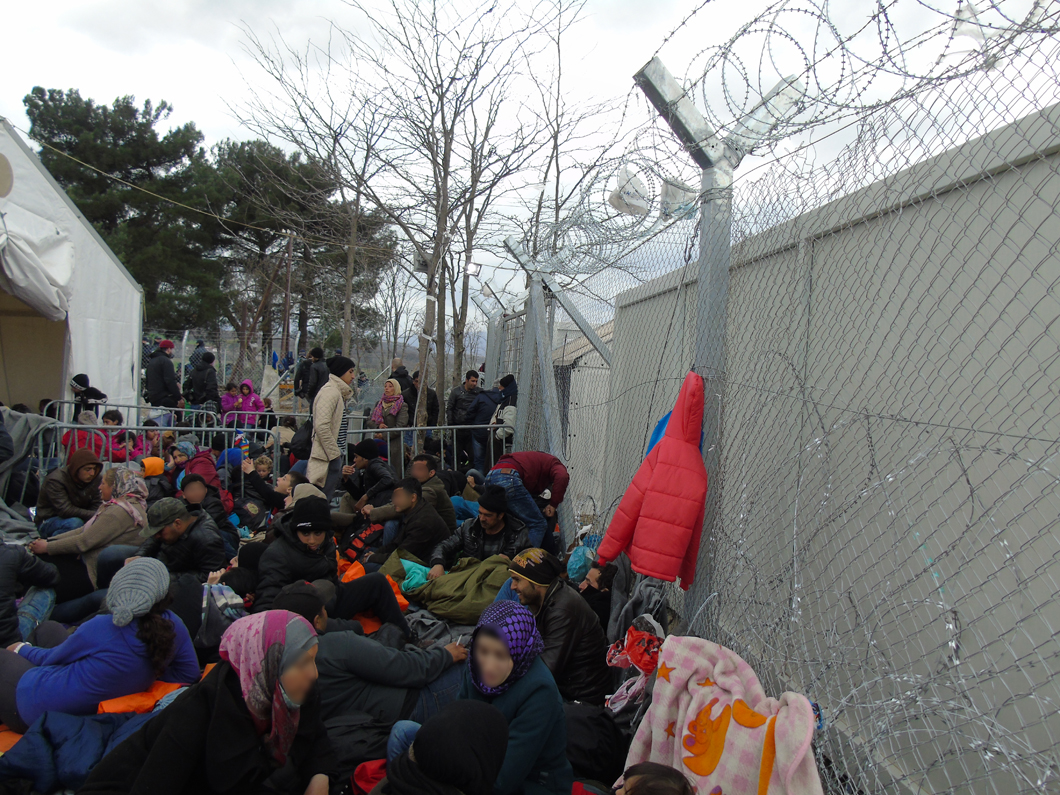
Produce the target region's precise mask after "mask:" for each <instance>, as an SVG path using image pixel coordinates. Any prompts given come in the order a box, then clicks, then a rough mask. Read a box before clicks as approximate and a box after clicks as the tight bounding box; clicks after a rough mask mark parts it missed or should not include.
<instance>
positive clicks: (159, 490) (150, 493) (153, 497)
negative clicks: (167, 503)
mask: <svg viewBox="0 0 1060 795" xmlns="http://www.w3.org/2000/svg"><path fill="white" fill-rule="evenodd" d="M144 483H145V484H147V505H148V506H151V505H154V504H155V503H156V502H158V501H159V500H160V499H162V498H163V497H175V496H176V494H177V488H176V486H174V485H173V484H172V483H170V481H169V478H168V477H166V476H165V475H152V476H151V477H149V478H144Z"/></svg>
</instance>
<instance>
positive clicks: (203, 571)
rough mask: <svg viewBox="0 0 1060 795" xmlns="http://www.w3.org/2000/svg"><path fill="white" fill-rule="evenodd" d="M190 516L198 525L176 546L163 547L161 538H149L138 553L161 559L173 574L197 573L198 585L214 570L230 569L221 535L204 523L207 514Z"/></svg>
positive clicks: (140, 555)
mask: <svg viewBox="0 0 1060 795" xmlns="http://www.w3.org/2000/svg"><path fill="white" fill-rule="evenodd" d="M191 515H192V516H194V517H195V524H193V525H192V526H191V527H189V528H188V529H187V530H185V531H184V535H182V536H181V537H180V538H178V539H177V540H176V541H175V542H174V543H172V544H164V543H163V542H162V539H160V538H149V539H147V540H146V541H145V542H144V543H143V545H142V546H141V547H140V549H138V550H137V552H136V554H137V556H139V557H141V558H158V559H159V560H160V561H162V562H163V563H165V564H166V568H167V569H169V573H170V574H171V575H177V576H179V575H181V574H185V573H187V574H194V575H195V576H196V578H197V579H198V580H199V582H206V578H207V577H209V576H210V572H211V571H217V570H218V569H224V568H227V566H228V558H226V557H225V545H224V542H223V541H222V540H221V536H220V534H219V533H218V532H217V530H216V529H214V528H211V527H210V526H209V524H208V522H206V521H204V520H203V517H204V515H205V514H203V512H202V511H192V512H191Z"/></svg>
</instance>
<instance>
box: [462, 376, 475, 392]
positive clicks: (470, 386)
mask: <svg viewBox="0 0 1060 795" xmlns="http://www.w3.org/2000/svg"><path fill="white" fill-rule="evenodd" d="M465 384H466V386H467V391H468V392H470V391H471V390H472V389H474V388H475V387H477V386H478V376H475V377H473V378H469V379H467V381H466V382H465Z"/></svg>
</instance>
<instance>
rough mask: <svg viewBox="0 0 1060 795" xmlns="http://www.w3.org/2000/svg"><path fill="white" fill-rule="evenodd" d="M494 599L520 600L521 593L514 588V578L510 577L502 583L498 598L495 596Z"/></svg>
mask: <svg viewBox="0 0 1060 795" xmlns="http://www.w3.org/2000/svg"><path fill="white" fill-rule="evenodd" d="M493 601H494V602H518V601H519V595H518V594H517V593H516V592H515V591H513V590H512V578H511V577H509V578H508V579H507V580H505V581H504V585H502V586H501V589H500V590H499V591H497V598H495V599H494V600H493Z"/></svg>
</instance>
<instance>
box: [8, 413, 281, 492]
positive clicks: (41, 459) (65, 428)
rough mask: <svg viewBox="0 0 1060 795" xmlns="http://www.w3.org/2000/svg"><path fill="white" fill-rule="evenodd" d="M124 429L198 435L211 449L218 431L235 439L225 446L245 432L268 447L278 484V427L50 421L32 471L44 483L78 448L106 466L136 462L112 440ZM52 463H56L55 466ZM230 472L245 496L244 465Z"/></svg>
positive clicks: (40, 435) (234, 488) (232, 485)
mask: <svg viewBox="0 0 1060 795" xmlns="http://www.w3.org/2000/svg"><path fill="white" fill-rule="evenodd" d="M46 431H52V432H53V433H51V434H47V433H45V432H46ZM123 431H125V432H126V433H133V434H135V435H136V436H143V435H144V434H146V432H148V431H158V432H160V433H166V432H173V433H174V434H175V436H176V437H177V438H178V439H179V437H181V436H189V435H190V436H194V437H195V438H196V441H195V446H196V448H197V450H198V451H202V450H204V449H208V448H209V446H210V441H211V437H213V436H215V435H217V434H221V435H223V436H230V437H231V442H230V443H229V444H227V445H226V448H225V449H229V448H232V447H235V446H236V445H235V440H236V438H237V437H239V436H244V437H247V438H248V440H249V441H251V442H253V443H254V444H256V445H257V446H260V447H262V448H263V449H264V452H263V453H262V454H263V455H268V456H269V457H270V458H272V476H273V484H274V485H275V483H276V480H277V479H278V478H279V477H280V435H279V432H278V429H275V428H274V429H272V430H268V431H266V430H261V429H256V428H255V429H246V430H245V429H242V428H188V427H184V428H161V427H158V428H156V427H152V426H148V425H120V426H114V427H113V428H111V427H101V426H98V425H78V424H76V423H66V422H59V423H55V424H50V425H47V426H43V427H41V428H39V429H37V433H36V435H37V444H36V453H37V457H36V462H37V463H36V466H31V471H33V472H34V474H37V476H38V478H39V480H40V481H41V483H42V484H43V481H44V478H45V477H46V476H47V475H48V473H49V472H51V471H53V470H54V469H56V468H58V467H59V466H66V464H67V461H68V459H69V456H70V454H71V453H73V452H74V450H78V449H90V450H92V452H94V453H95V454H96V455H97V456H99V459H100V460H101V461H102V462H103V467H104V468H105V469H109V468H110V467H114V466H129V465H130V464H133V463H135V462H133V461H131V460H124V459H122V458H121V457H116V455H115V453H116V451H115V449H114V445H112V444H111V440H112V438H113V437H114V436H116V435H117V434H119V433H121V432H123ZM81 432H84V436H81V435H79V433H81ZM67 433H69V434H70V435H69V436H68V437H67V441H66V442H65V443H64V442H63V437H64V436H65V435H66V434H67ZM268 439H271V440H272V445H271V447H269V446H267V441H268ZM165 453H166V451H165V449H162V450H161V453H160V457H161V458H163V459H164V458H165ZM248 457H249V456H248ZM52 463H54V464H55V465H54V466H51V464H52ZM230 476H231V477H232V478H233V479H234V480H230V481H229V485H228V490H229V491H230V492H232V494H233V495H235V496H236V497H241V496H242V495H243V491H244V482H243V481H244V475H243V470H242V468H240V467H233V468H231V469H230ZM24 494H25V491H23V495H24Z"/></svg>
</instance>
